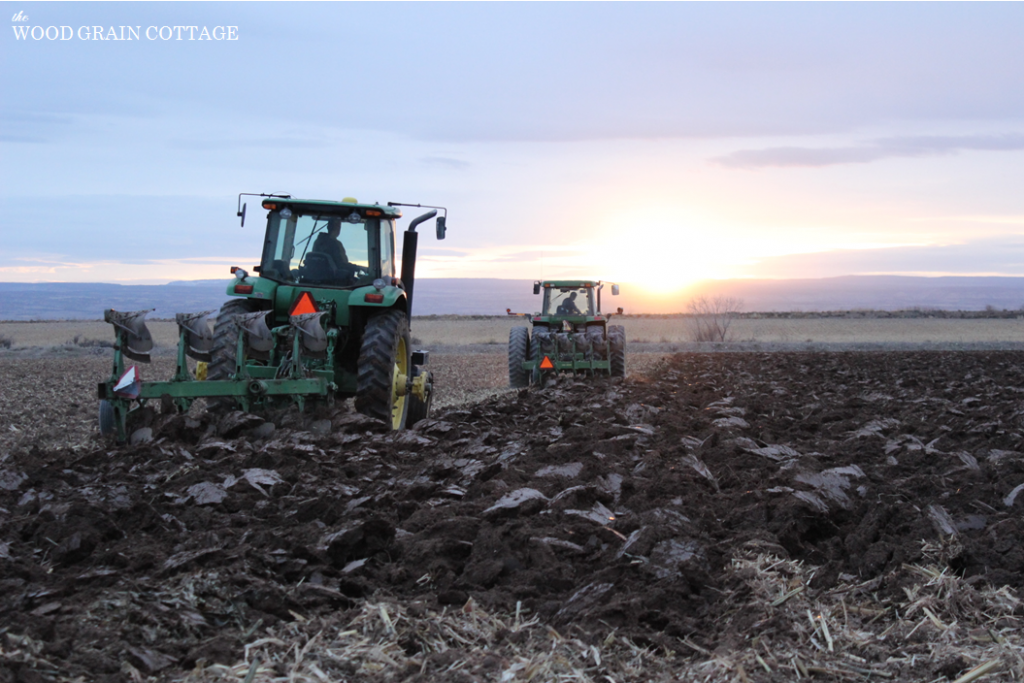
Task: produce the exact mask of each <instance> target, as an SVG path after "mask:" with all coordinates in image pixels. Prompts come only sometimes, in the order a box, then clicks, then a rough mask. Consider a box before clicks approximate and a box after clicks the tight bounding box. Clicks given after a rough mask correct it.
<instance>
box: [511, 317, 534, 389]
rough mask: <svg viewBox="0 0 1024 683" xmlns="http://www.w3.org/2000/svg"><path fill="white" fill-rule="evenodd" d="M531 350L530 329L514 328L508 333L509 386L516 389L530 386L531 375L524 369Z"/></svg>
mask: <svg viewBox="0 0 1024 683" xmlns="http://www.w3.org/2000/svg"><path fill="white" fill-rule="evenodd" d="M529 349H530V330H529V328H526V327H513V328H512V329H511V330H509V331H508V384H509V386H511V387H512V388H514V389H521V388H523V387H527V386H530V373H529V372H527V371H526V370H524V369H523V363H525V362H526V359H527V358H528V357H529Z"/></svg>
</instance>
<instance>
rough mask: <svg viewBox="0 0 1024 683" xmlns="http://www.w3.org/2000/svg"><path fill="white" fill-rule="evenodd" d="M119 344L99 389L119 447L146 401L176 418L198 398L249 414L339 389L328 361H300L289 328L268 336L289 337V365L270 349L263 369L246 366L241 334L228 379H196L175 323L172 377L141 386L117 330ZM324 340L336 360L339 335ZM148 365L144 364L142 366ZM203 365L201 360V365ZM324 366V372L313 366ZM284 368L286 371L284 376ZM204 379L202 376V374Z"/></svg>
mask: <svg viewBox="0 0 1024 683" xmlns="http://www.w3.org/2000/svg"><path fill="white" fill-rule="evenodd" d="M115 330H116V335H117V341H116V343H115V344H114V359H113V369H112V374H111V376H110V378H109V379H108V380H107V381H106V382H101V383H100V384H99V386H98V392H97V393H98V395H99V398H100V400H101V401H105V402H106V403H107V404H108V405H109V410H110V411H111V413H112V414H111V418H112V421H113V429H114V432H115V436H116V439H117V441H118V442H124V441H126V440H127V438H128V433H127V424H128V417H129V415H130V414H131V413H133V412H134V411H136V410H138V409H140V408H142V407H143V406H145V405H146V403H147V402H148V401H150V400H154V399H157V400H160V401H161V403H162V404H163V405H167V404H168V403H169V404H170V405H173V406H174V409H175V410H176V412H178V413H184V412H187V411H188V409H189V408H190V407H191V406H192V403H193V402H194V401H195V400H196V399H197V398H233V399H234V400H235V401H236V403H237V404H238V407H239V409H241V410H243V411H246V412H248V411H250V410H252V408H253V407H255V406H269V405H275V404H278V403H282V402H283V403H289V404H292V405H295V406H297V407H298V409H299V410H300V411H302V410H303V409H304V408H305V404H306V400H307V399H308V398H324V399H328V400H330V399H331V398H333V396H334V395H335V393H336V392H337V391H338V389H339V387H338V385H337V384H336V383H335V372H334V370H333V369H331V368H329V367H326V366H327V362H320V361H318V359H307V362H310V361H311V362H310V364H309V365H306V362H304V361H303V354H302V340H301V335H300V333H299V331H298V330H295V331H294V333H292V330H293V326H292V325H290V324H289V325H281V326H278V327H274V328H273V329H272V330H271V333H272V334H273V335H274V337H276V338H287V337H288V335H289V334H292V337H293V338H292V340H291V344H290V346H291V357H290V359H288V360H290V362H289V363H288V364H287V366H286V365H284V363H283V361H285V360H286V357H284V356H283V355H282V354H280V352H279V351H278V349H279V348H280V345H279V344H275V345H274V349H273V350H272V351H271V353H270V359H269V360H268V361H267V362H266V364H265V365H261V364H257V363H252V362H249V360H250V359H249V358H248V357H247V355H246V345H245V334H244V332H243V333H240V334H239V335H238V345H237V348H236V356H235V358H236V360H235V372H234V374H233V375H232V377H231V378H230V379H226V380H205V379H200V378H197V377H196V376H195V374H193V372H192V371H191V370H189V368H188V361H187V358H186V356H187V353H186V349H187V342H188V340H187V335H188V330H186V329H185V328H184V327H183V326H182V325H181V324H179V338H178V352H177V362H176V367H175V371H174V376H173V377H172V378H171V379H170V380H166V381H151V382H144V381H142V380H141V379H140V378H139V374H138V373H139V371H138V367H137V366H132V365H126V362H125V353H124V349H126V348H128V338H129V334H130V333H129V332H128V331H126V330H124V329H122V328H119V327H117V326H115ZM326 336H327V353H326V358H328V359H330V358H333V357H334V347H335V345H336V344H337V340H338V331H337V330H336V329H330V330H328V331H327V333H326ZM142 362H148V361H142ZM200 362H202V361H200ZM316 365H322V367H316ZM133 367H134V369H135V373H136V375H135V377H136V378H135V381H134V382H133V383H132V385H130V386H129V387H128V390H127V391H125V390H121V391H118V390H117V389H116V387H117V386H118V384H119V383H120V382H121V380H122V379H123V378H124V377H125V375H126V373H127V372H130V371H131V369H132V368H133ZM282 369H284V370H285V371H286V372H285V373H284V374H283V376H281V375H282ZM200 374H202V373H200Z"/></svg>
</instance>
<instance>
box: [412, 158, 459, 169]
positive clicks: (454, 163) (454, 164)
mask: <svg viewBox="0 0 1024 683" xmlns="http://www.w3.org/2000/svg"><path fill="white" fill-rule="evenodd" d="M420 161H421V162H423V163H424V164H427V165H428V166H444V167H446V168H450V169H454V170H456V171H462V170H464V169H467V168H469V167H470V166H471V164H470V163H469V162H468V161H463V160H462V159H452V158H450V157H423V158H422V159H420Z"/></svg>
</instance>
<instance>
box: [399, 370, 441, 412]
mask: <svg viewBox="0 0 1024 683" xmlns="http://www.w3.org/2000/svg"><path fill="white" fill-rule="evenodd" d="M412 372H413V376H415V377H419V376H420V374H422V373H424V372H427V370H424V369H423V368H418V367H415V366H414V367H413V369H412ZM433 399H434V392H433V391H431V392H430V393H428V394H427V400H426V401H424V400H423V399H421V398H419V397H418V396H416V395H415V394H409V396H408V397H407V399H406V400H407V401H408V402H409V413H408V414H407V416H406V418H405V424H406V426H407V427H412V426H413V425H414V424H416V423H417V422H419V421H420V420H426V419H427V418H428V417H429V416H430V404H431V402H432V401H433Z"/></svg>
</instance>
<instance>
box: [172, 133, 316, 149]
mask: <svg viewBox="0 0 1024 683" xmlns="http://www.w3.org/2000/svg"><path fill="white" fill-rule="evenodd" d="M323 144H324V143H323V141H322V140H314V139H313V138H297V137H266V138H249V139H238V140H183V139H177V140H172V141H171V142H170V146H171V147H172V148H175V149H184V150H189V151H198V152H214V151H224V150H236V149H267V148H306V149H309V148H313V147H322V146H323Z"/></svg>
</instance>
